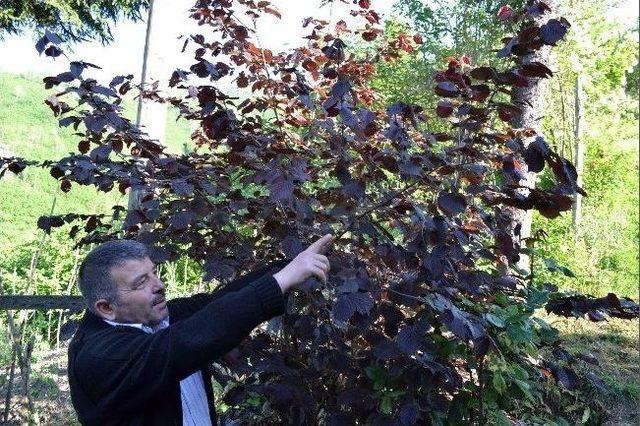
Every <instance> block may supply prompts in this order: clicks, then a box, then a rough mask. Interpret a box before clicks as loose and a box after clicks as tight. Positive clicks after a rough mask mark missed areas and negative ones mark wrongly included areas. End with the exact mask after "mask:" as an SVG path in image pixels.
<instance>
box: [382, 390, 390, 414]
mask: <svg viewBox="0 0 640 426" xmlns="http://www.w3.org/2000/svg"><path fill="white" fill-rule="evenodd" d="M392 410H393V400H392V399H391V398H390V397H388V396H386V395H385V396H383V397H382V401H380V411H382V412H383V413H384V414H391V411H392Z"/></svg>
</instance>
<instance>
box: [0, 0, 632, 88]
mask: <svg viewBox="0 0 640 426" xmlns="http://www.w3.org/2000/svg"><path fill="white" fill-rule="evenodd" d="M271 2H272V3H273V4H274V5H275V6H276V7H277V8H278V9H279V10H280V12H281V13H282V19H280V20H278V19H277V18H275V17H272V16H270V15H267V16H266V17H265V18H263V19H262V20H261V21H260V24H259V27H258V30H259V31H258V33H259V34H260V43H261V45H262V47H264V48H269V49H272V50H274V51H281V50H285V49H286V48H287V47H289V46H292V45H301V44H303V43H304V39H303V38H302V37H303V35H304V34H305V33H306V31H307V30H303V29H302V25H301V23H302V20H303V19H304V18H305V17H307V16H310V15H313V16H314V17H317V18H325V19H327V18H329V16H330V9H329V7H322V8H321V7H320V3H321V0H272V1H271ZM349 2H350V1H349ZM371 3H372V7H373V8H374V9H376V10H377V11H378V12H379V13H380V14H381V15H382V17H383V18H384V17H385V16H387V15H388V14H389V13H391V5H392V4H393V3H394V2H393V1H392V0H372V2H371ZM192 4H193V0H156V10H155V11H154V13H155V17H154V28H156V29H157V30H158V31H159V32H160V36H161V37H160V39H161V40H162V41H161V43H162V44H163V46H164V48H163V49H160V52H162V53H163V54H164V55H165V57H158V58H156V59H157V61H159V62H160V63H161V64H163V66H165V67H167V69H173V68H175V67H177V66H178V67H182V68H188V66H189V65H190V64H191V63H192V62H193V61H192V55H189V54H187V53H186V52H185V53H184V54H182V55H179V54H178V52H179V51H180V50H181V48H182V43H183V40H178V39H177V37H178V35H179V34H192V33H197V32H201V31H202V28H198V26H197V25H196V24H195V22H194V21H193V20H192V19H190V18H189V17H188V12H187V11H188V9H189V7H190V6H191V5H192ZM335 4H336V5H337V6H334V9H333V11H331V21H332V22H333V23H335V22H337V21H338V20H340V19H346V20H348V19H349V18H350V17H349V16H348V11H349V10H350V9H351V7H349V6H348V5H342V6H339V5H340V2H339V1H336V2H335ZM638 8H639V5H638V1H637V0H623V4H622V6H621V7H619V8H618V9H615V10H613V11H611V13H610V16H609V18H610V19H616V20H623V21H625V20H627V21H631V22H632V21H634V20H635V22H637V20H638V14H639V12H638ZM145 31H146V23H145V22H144V21H140V22H137V23H132V22H129V21H125V22H119V23H117V24H116V25H115V27H114V31H113V33H114V39H115V40H114V42H113V43H112V44H110V45H108V46H102V45H101V44H100V43H99V42H85V43H81V44H77V45H75V46H70V47H66V48H65V49H66V51H69V50H71V54H70V55H69V57H70V58H72V59H83V60H85V61H88V62H91V63H95V64H97V65H100V66H102V67H103V70H102V71H95V72H93V74H92V76H93V77H94V78H97V79H99V80H104V79H110V77H112V76H114V75H117V74H134V76H136V79H135V81H139V75H140V71H141V68H142V55H143V50H144V38H145ZM205 35H206V33H205ZM34 44H35V36H34V35H33V34H32V33H28V34H24V35H21V36H8V37H6V38H5V39H4V40H3V41H0V58H2V60H0V71H5V72H12V73H33V74H36V75H54V74H57V73H59V72H63V71H66V70H67V69H68V61H67V60H66V59H65V58H63V57H61V58H57V59H55V60H54V59H52V58H49V57H46V56H44V55H43V56H39V55H38V53H37V52H36V50H35V48H34Z"/></svg>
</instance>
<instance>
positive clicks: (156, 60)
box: [129, 0, 176, 210]
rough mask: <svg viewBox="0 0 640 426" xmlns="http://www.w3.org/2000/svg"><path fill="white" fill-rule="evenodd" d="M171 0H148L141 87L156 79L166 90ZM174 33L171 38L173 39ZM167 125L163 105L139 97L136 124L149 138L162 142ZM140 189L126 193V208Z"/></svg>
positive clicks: (139, 195)
mask: <svg viewBox="0 0 640 426" xmlns="http://www.w3.org/2000/svg"><path fill="white" fill-rule="evenodd" d="M171 3H172V2H170V1H169V0H151V1H150V2H149V12H148V15H147V31H146V36H145V42H144V53H143V59H142V75H141V78H140V86H141V87H142V88H143V89H148V88H149V87H150V84H151V82H154V81H159V82H160V85H159V86H158V89H159V90H163V89H166V85H165V84H163V83H162V82H163V81H166V80H167V79H168V77H169V73H170V71H171V69H170V62H171V61H169V60H168V59H169V58H167V55H166V52H168V51H171V49H170V48H168V47H169V46H172V42H175V38H176V37H175V34H174V31H172V28H175V25H168V24H169V23H170V22H173V23H174V24H175V20H176V16H172V15H173V14H172V9H171ZM172 36H173V39H172ZM166 124H167V106H166V104H162V103H158V102H154V101H149V100H145V99H143V98H142V97H139V98H138V111H137V114H136V125H137V126H138V127H140V129H141V130H142V131H143V132H145V133H147V134H148V135H149V137H150V138H151V139H153V140H156V141H157V142H158V143H160V144H164V142H165V131H166ZM143 195H144V194H142V191H139V190H133V189H132V190H131V192H130V193H129V210H132V209H136V208H137V207H138V206H139V204H140V200H141V198H142V197H143Z"/></svg>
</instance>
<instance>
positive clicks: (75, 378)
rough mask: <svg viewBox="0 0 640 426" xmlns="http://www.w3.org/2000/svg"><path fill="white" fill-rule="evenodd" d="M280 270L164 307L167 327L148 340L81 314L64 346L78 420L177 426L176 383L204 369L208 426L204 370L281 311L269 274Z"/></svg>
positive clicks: (209, 389)
mask: <svg viewBox="0 0 640 426" xmlns="http://www.w3.org/2000/svg"><path fill="white" fill-rule="evenodd" d="M285 264H286V260H283V261H279V262H276V263H273V264H271V265H270V266H268V267H266V268H263V269H261V270H258V271H255V272H252V273H250V274H247V275H245V276H243V277H242V278H240V279H238V280H235V281H233V282H231V283H230V284H228V285H227V286H225V287H224V288H223V289H222V290H220V291H217V292H215V293H213V294H197V295H195V296H192V297H188V298H180V299H174V300H171V301H169V302H167V306H168V308H169V316H170V318H171V325H170V326H169V327H167V328H165V329H163V330H160V331H158V332H156V333H154V334H147V333H145V332H144V331H142V330H139V329H136V328H134V327H126V326H111V325H109V324H107V323H106V322H104V321H103V320H102V319H101V318H99V317H97V316H96V315H94V314H92V313H91V312H88V311H87V312H86V313H85V315H84V318H83V319H82V321H81V323H80V326H79V328H78V331H77V332H76V334H75V335H74V337H73V339H72V341H71V344H70V346H69V365H68V374H69V386H70V388H71V399H72V402H73V407H74V408H75V410H76V413H77V414H78V419H79V420H80V422H81V423H82V424H87V425H180V424H182V402H181V399H180V398H181V396H180V381H181V380H182V379H184V378H186V377H188V376H190V375H191V374H193V373H195V372H196V371H198V370H203V371H202V373H203V374H202V377H203V379H204V385H205V391H206V393H207V400H208V404H209V412H210V413H211V423H212V424H213V425H215V424H216V415H215V410H214V406H213V394H212V386H211V377H210V375H209V374H208V373H207V369H206V366H207V364H208V363H210V362H212V361H214V360H215V359H216V358H218V357H220V356H221V355H224V354H225V353H227V352H228V351H230V350H231V349H233V348H234V347H236V346H237V345H238V344H239V343H240V342H241V341H242V340H243V339H244V338H245V337H247V336H248V335H249V333H250V332H251V330H253V329H254V328H255V327H256V326H257V325H259V324H260V323H262V322H263V321H266V320H268V319H270V318H272V317H274V316H277V315H281V314H283V313H284V297H283V295H282V292H281V290H280V287H279V286H278V283H277V282H276V280H275V279H274V278H273V276H272V275H271V273H274V272H276V271H277V268H281V267H283V266H284V265H285Z"/></svg>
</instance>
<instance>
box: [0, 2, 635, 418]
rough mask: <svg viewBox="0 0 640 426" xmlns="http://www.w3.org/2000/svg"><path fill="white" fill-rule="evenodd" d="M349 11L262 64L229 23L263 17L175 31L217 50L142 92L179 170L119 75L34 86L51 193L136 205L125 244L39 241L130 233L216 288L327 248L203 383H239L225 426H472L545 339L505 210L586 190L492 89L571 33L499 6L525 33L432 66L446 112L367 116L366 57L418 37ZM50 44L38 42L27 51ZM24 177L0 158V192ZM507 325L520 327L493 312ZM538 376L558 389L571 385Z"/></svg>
mask: <svg viewBox="0 0 640 426" xmlns="http://www.w3.org/2000/svg"><path fill="white" fill-rule="evenodd" d="M352 3H353V5H354V6H355V7H356V10H354V12H353V14H354V16H360V17H362V18H363V19H364V22H365V24H364V27H363V28H360V29H356V30H355V31H352V30H351V29H349V28H347V26H346V24H344V22H342V23H340V24H339V25H337V28H336V29H335V31H336V33H331V32H330V31H329V29H328V28H327V26H328V23H327V22H324V21H321V20H318V19H314V18H308V19H306V20H305V22H304V27H305V28H306V29H307V30H308V31H309V34H308V36H307V40H308V44H307V45H306V46H304V47H300V48H296V49H293V50H291V51H288V52H280V53H278V52H276V53H274V52H271V51H269V50H266V49H262V48H261V47H259V45H257V44H254V43H257V42H256V41H255V40H254V39H253V37H252V30H251V29H250V28H247V27H245V25H244V24H243V22H242V20H241V19H239V18H238V16H240V15H242V14H245V13H246V14H247V15H248V16H250V17H251V18H252V19H254V18H255V19H258V17H259V16H260V15H263V14H270V15H274V16H276V17H277V16H279V12H278V11H277V10H275V9H274V8H273V7H272V6H271V5H270V4H269V2H267V1H259V2H256V1H253V0H236V1H234V0H225V1H205V0H198V1H197V2H196V4H195V6H194V7H193V9H192V17H193V18H194V19H195V20H196V21H197V22H198V23H199V24H201V25H203V26H208V27H210V28H209V29H210V31H208V32H207V34H212V33H215V34H216V36H215V37H214V36H213V35H208V36H207V37H205V36H203V35H200V34H198V35H194V36H192V37H191V38H189V39H188V40H189V44H190V45H191V46H194V47H195V51H194V63H193V65H192V66H191V67H190V68H189V70H188V71H186V70H176V71H175V72H174V73H173V74H172V75H171V78H170V80H169V86H170V87H172V88H173V90H175V95H173V96H171V97H163V95H162V94H161V93H159V92H158V90H157V89H153V88H152V89H151V90H146V91H144V92H142V93H141V96H143V97H145V98H148V99H155V100H157V101H163V102H168V103H170V104H171V105H173V106H174V107H176V108H177V109H178V110H179V112H180V117H181V118H182V119H185V120H190V121H193V122H195V123H197V124H198V126H197V129H196V130H195V131H194V132H193V134H192V140H193V142H194V143H195V145H196V150H195V151H194V152H192V153H189V154H186V155H179V156H178V155H172V154H169V153H167V152H166V151H165V149H164V148H163V147H161V146H159V145H158V144H157V143H155V142H154V141H152V140H150V139H149V138H148V136H147V135H146V134H144V133H143V132H142V131H141V130H140V129H138V128H137V127H136V126H135V125H133V124H132V123H131V122H130V121H129V120H127V119H126V118H124V117H123V116H122V108H121V102H122V96H123V95H124V94H125V93H127V91H129V90H132V87H133V83H132V81H131V79H132V77H131V76H118V77H115V78H114V79H113V80H112V81H111V83H110V84H109V85H108V86H102V85H100V84H99V83H98V82H97V81H96V80H94V79H91V78H89V77H88V76H87V75H86V74H88V72H87V68H88V67H89V68H90V67H94V65H91V64H89V63H86V62H80V61H78V62H72V63H71V64H70V70H69V71H68V72H65V73H62V74H60V75H57V76H54V77H46V78H45V79H44V83H45V86H46V87H47V88H52V87H57V86H61V88H58V89H57V90H59V93H57V94H56V95H54V96H52V97H50V98H49V99H48V101H47V104H48V105H49V106H50V107H51V109H52V111H53V113H54V115H55V116H56V117H59V122H60V125H62V126H71V125H73V126H74V128H75V130H76V131H77V134H78V136H79V142H78V150H79V151H80V152H79V153H77V154H72V155H70V156H68V157H65V158H62V159H59V160H56V161H46V162H43V163H38V164H39V165H40V166H42V167H45V168H48V169H49V170H50V173H51V175H52V177H53V178H55V179H57V180H59V181H60V185H61V187H62V189H63V190H70V189H73V187H74V186H75V185H93V186H95V187H96V188H98V189H99V190H102V191H111V190H114V189H117V190H119V191H120V192H121V193H123V194H126V193H127V192H128V191H130V190H131V189H135V190H139V191H141V192H142V194H143V198H142V201H141V203H140V205H139V206H138V208H136V209H132V210H129V211H128V212H127V213H126V215H121V213H123V210H124V209H123V208H121V207H120V208H116V209H115V210H114V218H115V219H116V220H118V222H116V223H118V224H121V226H122V230H117V229H115V228H113V227H111V226H110V225H107V224H105V223H103V221H102V219H103V218H102V217H100V216H96V215H80V214H72V215H66V216H55V217H49V218H40V220H39V221H38V226H39V227H41V228H42V229H44V230H45V231H47V232H49V231H50V230H51V228H53V227H58V226H62V225H64V224H65V223H69V222H71V221H74V220H79V221H82V222H84V233H83V234H82V236H81V238H80V239H79V242H80V243H81V244H88V243H93V242H99V241H103V240H108V239H112V238H116V237H128V238H136V239H138V240H139V241H141V242H143V243H145V244H147V245H148V246H149V247H150V249H151V253H152V257H153V259H154V261H156V262H162V261H166V260H174V259H176V258H177V257H178V256H180V255H181V254H186V255H188V256H189V257H190V258H192V259H194V260H195V261H197V262H199V264H201V265H202V266H203V269H204V273H205V279H207V280H209V279H217V280H220V281H223V282H224V281H226V280H228V279H230V278H232V277H234V276H235V275H236V274H238V273H239V272H241V271H243V270H247V269H251V268H252V267H253V266H254V265H256V264H258V263H262V262H264V261H268V260H273V259H275V258H279V257H282V256H287V257H292V256H295V255H296V254H297V253H299V252H300V251H301V250H302V249H303V248H304V247H305V245H306V244H308V243H309V241H310V240H311V239H313V238H314V236H317V235H322V234H324V233H326V232H332V233H333V234H334V235H336V237H337V241H336V244H335V248H334V249H333V251H332V252H330V253H329V254H328V256H329V259H330V261H331V265H332V268H331V274H330V277H329V282H328V283H327V284H326V285H322V284H321V283H319V282H318V281H316V280H313V279H310V280H308V281H307V282H306V283H304V285H303V286H302V288H301V289H300V291H298V292H297V293H295V294H291V295H289V297H288V309H287V315H285V316H284V317H283V318H282V319H281V320H279V321H274V322H272V323H270V324H269V326H268V327H267V329H266V330H262V331H258V332H256V333H255V334H254V335H253V336H252V339H250V340H247V341H246V342H244V343H243V344H242V345H241V346H240V347H239V348H238V350H237V351H236V353H235V354H234V356H233V357H232V358H229V359H232V360H233V372H234V376H232V375H230V374H229V372H228V370H227V369H226V368H225V367H224V366H220V365H218V366H217V367H216V368H215V369H214V370H215V377H216V380H217V381H218V382H220V383H221V384H222V385H223V387H224V386H225V385H226V384H228V383H231V382H233V383H236V382H237V380H236V378H237V377H242V378H243V379H242V380H241V381H240V382H239V383H236V384H235V385H234V386H231V385H229V386H228V387H227V388H225V389H227V390H226V391H225V393H224V395H223V399H224V401H225V402H226V403H227V404H228V405H230V409H229V410H228V411H227V412H226V413H225V416H226V417H227V419H229V420H230V419H236V420H238V421H239V422H245V423H247V422H249V423H250V422H258V423H260V424H282V423H283V422H292V423H301V424H302V423H308V424H318V423H327V424H345V423H350V424H351V423H356V422H358V423H372V424H425V423H428V422H430V421H434V419H436V418H442V416H444V417H446V416H452V417H451V418H458V419H460V422H461V423H468V422H471V419H472V418H476V419H477V418H478V414H477V411H478V404H476V403H474V402H473V401H474V400H477V399H478V398H481V397H482V396H481V395H482V392H481V391H482V390H483V389H485V388H486V387H487V386H489V384H490V383H491V378H490V374H491V373H490V371H491V370H490V368H491V366H492V362H493V361H495V360H500V359H502V360H503V361H501V362H503V363H504V362H505V361H504V359H509V360H510V361H509V362H514V363H517V364H518V365H521V366H523V367H526V368H528V369H529V371H532V372H533V371H537V369H538V368H539V366H534V365H532V364H531V363H529V362H528V361H527V359H530V357H529V356H528V354H527V356H525V349H524V343H525V342H527V343H529V342H531V341H534V342H536V344H538V345H543V344H550V343H553V342H549V341H545V340H544V339H545V338H544V333H543V330H541V329H540V327H539V325H536V324H539V323H535V324H534V322H533V321H531V315H533V312H534V309H535V308H539V307H541V306H543V304H544V303H545V302H546V300H547V299H548V297H549V293H548V292H546V293H545V291H544V290H540V289H538V288H537V287H536V286H532V285H529V283H528V280H524V279H523V277H522V276H521V275H520V272H519V271H515V270H514V269H513V267H514V266H515V262H517V261H518V259H519V255H520V253H521V252H522V250H523V247H522V244H523V242H522V241H520V240H518V238H517V235H516V236H513V235H511V233H509V232H507V227H508V223H507V219H506V218H505V215H504V214H503V209H504V207H505V206H513V207H517V208H521V209H537V210H538V211H540V213H541V214H543V215H544V216H546V217H556V216H558V215H560V214H561V213H562V212H564V211H567V210H569V209H570V208H571V196H572V195H574V194H575V193H584V191H583V190H582V189H581V188H580V187H579V186H578V185H577V174H576V172H575V168H573V166H572V165H571V163H570V162H569V161H567V160H566V159H564V158H561V157H560V156H559V155H558V154H556V153H554V152H553V151H552V150H550V149H549V147H548V145H547V144H546V143H545V142H544V139H543V137H542V136H541V135H536V134H535V132H533V131H532V130H530V129H517V128H513V127H512V126H511V124H510V123H512V122H513V118H514V117H517V116H518V115H519V114H521V113H522V111H521V108H520V107H519V106H518V105H514V104H512V103H509V102H508V101H506V100H505V99H504V97H503V96H500V95H501V94H503V93H511V91H512V89H513V88H514V87H522V86H526V85H528V84H529V82H530V79H532V78H547V77H550V76H551V75H552V73H551V71H550V70H549V69H548V68H547V67H546V66H545V65H544V64H540V63H532V64H527V65H524V64H522V63H521V60H520V58H521V56H522V55H524V54H526V53H527V52H531V51H535V50H537V49H539V48H541V47H542V45H543V44H549V45H553V44H555V43H557V42H558V41H559V40H560V39H561V38H562V36H563V35H564V32H566V29H567V28H569V25H568V23H567V22H566V21H565V20H563V19H559V20H556V19H550V20H548V21H547V23H546V24H544V25H543V26H541V27H539V28H538V27H537V26H535V25H534V24H533V21H532V17H533V16H538V15H541V14H544V13H547V12H548V10H547V9H548V7H547V8H545V5H544V3H542V2H533V3H532V5H531V6H530V7H528V8H526V9H524V10H522V11H514V10H511V9H509V8H503V9H501V11H500V12H499V17H500V19H502V20H504V21H507V22H508V23H509V25H520V28H519V29H518V30H517V34H515V35H514V36H513V37H510V38H508V41H507V42H506V44H505V47H504V48H503V49H502V50H501V51H500V52H499V53H498V56H500V57H503V58H505V60H504V61H503V65H502V66H501V67H488V66H480V67H475V66H473V65H472V61H471V60H470V58H468V57H462V58H459V59H457V58H449V60H448V66H447V69H446V70H443V71H441V72H439V73H437V74H436V76H435V80H436V82H437V85H436V87H435V92H436V93H437V94H438V95H440V96H442V97H444V98H447V99H443V100H442V101H440V102H439V103H438V105H437V107H436V108H435V114H434V106H430V107H429V108H426V109H425V108H423V107H422V106H419V105H412V104H407V103H402V102H398V103H395V104H393V105H389V106H387V107H377V105H380V104H381V99H380V97H379V95H378V94H377V93H376V92H375V90H374V89H373V88H372V87H371V84H370V80H371V78H372V77H373V76H374V74H375V66H374V64H373V62H374V61H375V60H376V59H377V60H388V61H393V60H396V59H397V58H399V57H400V56H401V55H402V54H403V53H402V52H411V51H412V50H413V49H414V47H415V44H416V43H420V42H421V39H420V38H419V37H413V38H412V37H411V36H408V35H406V34H400V35H398V36H397V37H393V38H390V37H387V36H386V35H385V34H384V32H383V31H382V29H381V28H380V27H379V18H378V16H377V14H376V13H375V12H374V11H373V10H371V9H370V4H369V2H368V1H355V0H354V1H353V2H352ZM348 32H352V33H353V34H359V35H361V36H362V37H364V38H365V39H367V38H373V35H374V34H375V35H376V37H375V38H376V42H377V43H378V44H377V46H378V47H377V49H378V51H377V53H376V55H375V57H361V56H356V55H354V54H352V53H351V52H350V51H349V50H348V49H347V46H346V45H345V42H344V41H343V39H341V38H340V34H344V33H348ZM203 33H204V32H203ZM58 44H59V40H57V39H56V38H54V37H53V36H52V35H47V36H45V37H44V38H43V39H41V40H39V41H38V45H37V49H38V51H40V52H43V51H45V49H47V46H49V45H51V46H57V45H58ZM185 46H186V45H185ZM223 76H230V77H231V81H233V82H235V84H236V85H237V86H238V87H239V88H244V90H248V91H249V92H250V96H249V97H248V98H246V99H244V100H241V101H235V100H234V99H232V98H231V97H230V96H227V95H226V94H224V93H223V92H221V91H220V89H219V87H218V86H217V82H218V80H219V79H220V78H221V77H223ZM62 99H65V100H66V101H67V102H68V103H69V104H67V103H65V102H63V101H62ZM70 105H71V106H70ZM77 105H82V108H74V106H77ZM435 116H439V117H442V118H444V119H446V122H447V123H449V125H450V129H449V131H448V132H445V133H442V132H437V133H434V132H432V131H430V130H429V128H428V126H427V123H428V122H429V120H432V119H437V117H435ZM131 155H135V156H137V157H138V158H141V159H144V160H145V162H144V163H140V162H139V161H133V159H132V157H131ZM33 164H35V162H27V161H25V160H22V159H19V158H8V159H1V160H0V176H1V175H2V174H3V173H4V171H6V170H7V169H8V170H11V171H12V172H14V173H18V172H20V171H21V170H22V169H23V168H24V167H25V166H26V165H33ZM545 165H548V166H549V170H550V171H551V172H552V173H553V176H554V177H555V179H556V185H555V186H553V187H552V188H551V189H539V188H522V187H520V186H519V181H520V178H521V177H522V176H523V174H524V173H525V172H527V171H534V172H539V171H541V170H543V168H544V166H545ZM499 175H503V176H504V179H496V176H499ZM123 216H124V217H123ZM79 231H80V226H79V225H77V224H76V225H75V226H74V227H73V228H72V229H71V235H72V236H73V237H76V236H77V237H80V234H79ZM597 300H599V299H597ZM616 300H617V299H616ZM614 302H615V301H614V300H613V299H612V298H609V299H606V301H599V302H588V301H584V302H581V301H579V300H578V299H575V298H569V299H566V298H565V299H563V298H558V299H553V301H552V302H551V303H550V305H549V306H550V308H549V309H550V310H551V311H553V312H557V313H559V314H562V315H575V314H576V313H579V312H582V313H584V312H587V313H588V312H594V313H592V314H591V316H592V317H594V315H595V317H597V315H599V314H598V313H602V312H606V313H608V314H609V315H614V316H616V315H617V316H622V315H636V316H637V314H638V312H637V305H636V307H635V308H632V307H631V305H629V304H628V302H627V301H619V303H618V304H615V303H614ZM618 305H619V306H618ZM509 309H513V310H514V312H517V314H516V316H517V317H518V318H520V319H519V320H518V321H517V322H511V323H510V322H509V321H512V319H511V317H509V316H505V315H504V314H501V315H502V316H500V315H499V313H500V312H507V311H508V310H509ZM634 309H635V310H634ZM595 317H594V318H595ZM507 325H508V326H509V330H510V331H509V333H505V332H504V327H506V326H507ZM517 333H520V334H522V335H523V336H524V337H518V339H520V340H518V339H516V337H514V336H519V335H518V334H517ZM509 339H510V340H509ZM503 357H507V358H503ZM512 359H513V360H515V361H511V360H512ZM485 366H486V368H485ZM562 368H564V367H562ZM548 369H549V370H550V371H551V372H552V373H550V374H552V375H553V376H554V377H556V378H557V379H558V380H559V381H560V382H562V383H565V382H566V384H567V385H568V386H567V387H568V388H573V385H574V382H575V380H574V378H573V376H572V375H571V373H568V372H566V371H565V370H560V369H559V368H556V367H555V366H553V365H548ZM505 398H508V396H505ZM256 400H259V401H260V402H259V403H258V406H260V407H262V406H263V401H268V402H269V404H268V405H265V407H267V408H265V410H266V411H265V412H264V413H263V412H262V411H260V410H257V409H256V403H255V401H256ZM480 417H482V413H480Z"/></svg>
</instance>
